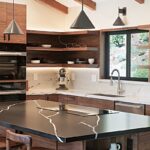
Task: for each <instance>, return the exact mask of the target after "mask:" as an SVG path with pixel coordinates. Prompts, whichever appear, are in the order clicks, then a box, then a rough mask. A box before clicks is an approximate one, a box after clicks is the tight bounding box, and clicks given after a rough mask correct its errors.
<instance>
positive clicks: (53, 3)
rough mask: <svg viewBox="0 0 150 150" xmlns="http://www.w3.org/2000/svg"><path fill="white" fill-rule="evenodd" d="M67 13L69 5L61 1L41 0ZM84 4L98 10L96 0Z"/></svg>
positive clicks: (141, 2) (141, 0)
mask: <svg viewBox="0 0 150 150" xmlns="http://www.w3.org/2000/svg"><path fill="white" fill-rule="evenodd" d="M39 1H41V2H43V3H45V4H47V5H49V6H51V7H53V8H55V9H57V10H59V11H61V12H63V13H65V14H68V7H67V6H66V5H64V4H62V3H61V2H59V1H58V0H52V1H50V0H39ZM74 1H75V2H77V3H81V2H82V0H74ZM134 1H136V2H138V3H139V4H143V3H144V1H145V0H134ZM83 3H84V5H85V6H87V7H88V8H90V9H92V10H96V2H95V1H94V0H84V1H83Z"/></svg>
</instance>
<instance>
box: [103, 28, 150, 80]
mask: <svg viewBox="0 0 150 150" xmlns="http://www.w3.org/2000/svg"><path fill="white" fill-rule="evenodd" d="M148 43H149V32H147V31H141V30H129V31H117V32H109V33H106V43H105V46H106V51H105V76H106V78H109V77H110V74H111V72H112V70H113V69H118V70H119V71H120V76H121V78H122V79H125V80H137V81H147V80H148V75H149V71H148V69H144V68H142V67H140V65H148V64H149V50H148V49H140V48H138V45H147V44H148ZM114 75H115V74H114Z"/></svg>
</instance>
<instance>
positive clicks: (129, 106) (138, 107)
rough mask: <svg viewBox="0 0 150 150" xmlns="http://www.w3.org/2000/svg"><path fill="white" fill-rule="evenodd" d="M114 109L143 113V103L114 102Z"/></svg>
mask: <svg viewBox="0 0 150 150" xmlns="http://www.w3.org/2000/svg"><path fill="white" fill-rule="evenodd" d="M115 109H116V110H119V111H123V112H129V113H135V114H141V115H144V105H142V104H133V103H124V102H116V104H115Z"/></svg>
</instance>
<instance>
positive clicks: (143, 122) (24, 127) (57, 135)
mask: <svg viewBox="0 0 150 150" xmlns="http://www.w3.org/2000/svg"><path fill="white" fill-rule="evenodd" d="M58 108H59V103H56V102H50V101H46V100H45V101H44V100H34V101H23V102H1V103H0V125H2V126H5V127H9V128H13V129H16V130H19V131H23V132H28V133H32V134H35V135H39V136H41V137H46V138H49V139H53V140H55V141H59V142H63V143H65V142H73V141H81V140H94V139H100V138H104V137H109V136H117V135H123V134H129V133H137V132H144V131H150V117H148V116H143V115H137V114H130V113H123V112H117V111H111V112H110V114H103V115H99V114H98V112H99V109H96V108H89V107H84V106H82V107H81V106H77V105H69V106H68V108H67V109H70V110H73V111H77V112H79V111H80V112H84V113H85V111H87V112H86V115H85V116H83V115H80V113H79V114H72V113H68V111H59V110H58ZM81 114H82V113H81ZM117 120H119V121H117Z"/></svg>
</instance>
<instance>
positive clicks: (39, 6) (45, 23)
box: [26, 0, 66, 30]
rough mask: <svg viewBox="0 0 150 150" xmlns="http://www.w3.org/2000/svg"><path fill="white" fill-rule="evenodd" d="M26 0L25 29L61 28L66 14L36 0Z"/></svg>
mask: <svg viewBox="0 0 150 150" xmlns="http://www.w3.org/2000/svg"><path fill="white" fill-rule="evenodd" d="M26 1H27V29H37V30H63V29H64V26H65V18H66V14H64V13H62V12H60V11H58V10H56V9H54V8H53V7H50V6H48V5H46V4H44V3H43V2H39V1H38V0H26Z"/></svg>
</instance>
